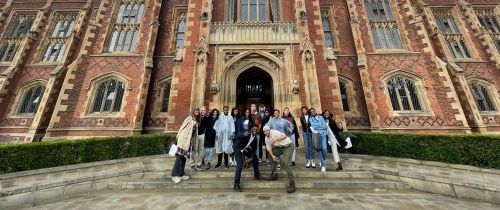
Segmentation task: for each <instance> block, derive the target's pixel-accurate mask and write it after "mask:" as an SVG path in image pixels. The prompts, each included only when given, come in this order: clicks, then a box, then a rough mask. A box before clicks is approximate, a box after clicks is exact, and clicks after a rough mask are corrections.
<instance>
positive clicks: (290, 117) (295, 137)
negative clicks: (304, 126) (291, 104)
mask: <svg viewBox="0 0 500 210" xmlns="http://www.w3.org/2000/svg"><path fill="white" fill-rule="evenodd" d="M281 118H283V119H285V120H287V121H288V122H290V123H292V125H293V132H292V135H290V136H289V137H290V139H292V142H293V143H294V144H295V147H293V155H292V165H293V166H295V156H296V154H297V147H299V137H300V136H299V129H297V122H296V121H295V118H294V117H293V115H292V113H291V112H290V109H289V108H288V107H286V108H285V109H284V110H283V116H281Z"/></svg>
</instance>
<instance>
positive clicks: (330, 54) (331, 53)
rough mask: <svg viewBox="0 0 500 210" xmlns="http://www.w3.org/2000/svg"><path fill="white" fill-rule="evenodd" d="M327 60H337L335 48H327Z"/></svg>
mask: <svg viewBox="0 0 500 210" xmlns="http://www.w3.org/2000/svg"><path fill="white" fill-rule="evenodd" d="M326 59H327V60H335V59H337V56H335V52H334V51H333V48H331V47H329V48H326Z"/></svg>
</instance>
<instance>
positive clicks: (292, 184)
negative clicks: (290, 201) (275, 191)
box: [286, 181, 297, 193]
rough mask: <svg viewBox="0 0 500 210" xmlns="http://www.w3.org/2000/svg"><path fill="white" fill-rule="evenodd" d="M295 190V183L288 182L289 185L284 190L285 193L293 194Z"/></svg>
mask: <svg viewBox="0 0 500 210" xmlns="http://www.w3.org/2000/svg"><path fill="white" fill-rule="evenodd" d="M296 190H297V189H296V188H295V181H290V184H289V185H288V189H287V190H286V192H287V193H294V192H295V191H296Z"/></svg>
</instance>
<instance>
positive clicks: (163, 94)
mask: <svg viewBox="0 0 500 210" xmlns="http://www.w3.org/2000/svg"><path fill="white" fill-rule="evenodd" d="M171 88H172V79H171V78H167V79H165V80H164V81H162V82H160V85H159V89H158V90H159V94H160V100H161V104H160V112H168V107H169V104H170V89H171Z"/></svg>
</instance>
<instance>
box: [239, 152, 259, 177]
mask: <svg viewBox="0 0 500 210" xmlns="http://www.w3.org/2000/svg"><path fill="white" fill-rule="evenodd" d="M234 158H235V159H236V172H235V174H234V185H240V179H241V171H242V170H243V153H241V151H239V150H236V149H235V150H234ZM252 166H253V176H254V177H260V172H259V158H258V157H257V153H256V152H254V151H252Z"/></svg>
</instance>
